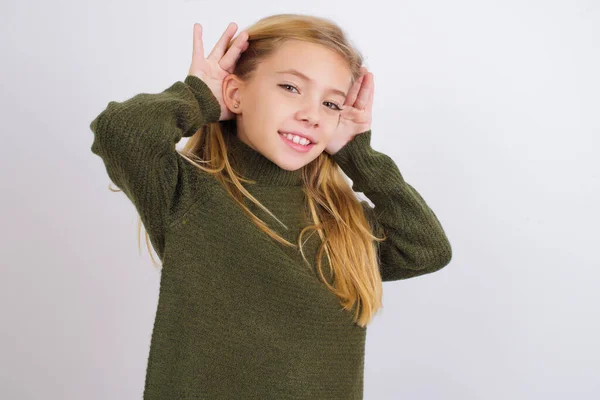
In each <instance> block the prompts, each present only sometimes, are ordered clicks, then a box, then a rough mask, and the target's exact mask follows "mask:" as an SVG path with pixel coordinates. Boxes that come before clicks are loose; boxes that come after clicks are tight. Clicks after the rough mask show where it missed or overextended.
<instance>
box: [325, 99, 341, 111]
mask: <svg viewBox="0 0 600 400" xmlns="http://www.w3.org/2000/svg"><path fill="white" fill-rule="evenodd" d="M325 103H329V104H333V105H334V106H335V108H331V107H329V108H331V109H332V110H336V111H342V108H341V107H340V106H338V105H337V104H335V103H332V102H330V101H326V102H325Z"/></svg>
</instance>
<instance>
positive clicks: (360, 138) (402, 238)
mask: <svg viewBox="0 0 600 400" xmlns="http://www.w3.org/2000/svg"><path fill="white" fill-rule="evenodd" d="M370 143H371V130H369V131H366V132H364V133H361V134H359V135H357V136H355V137H354V138H353V139H352V140H351V141H350V142H348V143H347V144H346V145H345V146H344V147H343V148H342V149H341V150H339V151H338V152H337V153H335V154H334V155H333V159H334V160H335V161H336V163H337V164H338V165H339V166H340V167H341V169H342V170H343V171H344V173H345V174H346V175H348V177H349V178H350V179H352V182H353V185H352V189H353V190H354V191H356V192H362V193H364V194H365V196H367V197H368V198H369V200H371V201H372V202H373V204H374V205H375V207H374V208H371V207H370V205H369V204H368V203H367V202H365V201H363V202H362V204H363V208H364V210H365V213H366V215H367V218H368V219H369V220H370V221H371V223H372V224H373V226H374V227H375V234H376V235H377V236H378V237H381V236H382V235H381V233H382V232H383V233H385V235H386V236H387V239H386V240H385V241H383V242H381V243H379V244H378V245H379V257H380V262H381V264H380V271H381V275H382V280H383V281H394V280H399V279H407V278H412V277H416V276H419V275H424V274H429V273H431V272H435V271H437V270H439V269H441V268H443V267H444V266H446V265H447V264H448V263H449V262H450V259H451V258H452V248H451V246H450V242H449V241H448V238H447V237H446V234H445V232H444V229H443V228H442V226H441V224H440V222H439V221H438V219H437V217H436V215H435V214H434V212H433V211H432V210H431V209H430V208H429V206H428V205H427V204H426V203H425V200H423V198H422V197H421V195H420V194H419V193H418V192H417V191H416V190H415V189H414V188H413V187H412V186H411V185H409V184H408V183H406V182H405V181H404V178H403V177H402V174H401V173H400V171H399V169H398V166H397V165H396V163H395V162H394V160H392V159H391V158H390V157H389V156H387V155H385V154H383V153H380V152H378V151H376V150H374V149H373V148H372V147H371V144H370Z"/></svg>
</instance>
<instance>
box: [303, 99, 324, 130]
mask: <svg viewBox="0 0 600 400" xmlns="http://www.w3.org/2000/svg"><path fill="white" fill-rule="evenodd" d="M319 111H320V108H319V104H317V102H315V101H313V100H309V101H306V102H305V103H304V104H303V107H302V109H301V110H300V111H298V118H299V119H301V120H302V121H308V122H309V123H310V124H311V125H317V124H318V123H319Z"/></svg>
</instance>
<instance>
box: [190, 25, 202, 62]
mask: <svg viewBox="0 0 600 400" xmlns="http://www.w3.org/2000/svg"><path fill="white" fill-rule="evenodd" d="M192 45H193V46H192V58H199V59H201V60H204V45H203V44H202V25H200V24H194V40H193V43H192Z"/></svg>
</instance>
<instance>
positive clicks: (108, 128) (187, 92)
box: [90, 75, 221, 259]
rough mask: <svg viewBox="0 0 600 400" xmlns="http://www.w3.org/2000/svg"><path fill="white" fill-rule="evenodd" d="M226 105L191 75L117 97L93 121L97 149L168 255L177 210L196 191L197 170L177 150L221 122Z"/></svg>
mask: <svg viewBox="0 0 600 400" xmlns="http://www.w3.org/2000/svg"><path fill="white" fill-rule="evenodd" d="M220 112H221V111H220V105H219V103H218V101H217V99H216V98H215V97H214V96H213V94H212V92H211V91H210V89H209V88H208V86H206V85H205V83H204V82H203V81H202V80H200V79H199V78H197V77H195V76H193V75H188V76H187V78H186V79H185V82H181V81H178V82H176V83H174V84H173V85H172V86H170V87H169V88H167V89H166V90H164V91H163V92H161V93H157V94H148V93H141V94H138V95H135V96H133V97H132V98H130V99H128V100H126V101H123V102H116V101H111V102H109V103H108V106H107V107H106V109H105V110H104V111H102V112H101V113H100V115H98V116H97V117H96V118H95V119H94V120H93V121H92V122H91V124H90V129H91V130H92V132H93V133H94V141H93V143H92V146H91V150H92V152H93V153H94V154H96V155H98V156H100V157H101V158H102V161H103V162H104V164H105V167H106V171H107V173H108V175H109V178H110V179H111V180H112V181H113V183H114V184H115V185H116V186H118V187H119V188H120V189H121V190H122V191H123V192H124V193H125V195H126V196H127V197H128V198H129V199H130V200H131V201H132V203H133V204H134V205H135V207H136V209H137V211H138V213H139V215H140V218H141V219H142V222H143V224H144V227H145V229H146V230H147V232H148V234H149V236H150V239H151V241H152V244H153V246H154V249H155V250H156V251H157V253H158V255H159V256H160V257H161V259H162V252H163V250H164V232H165V230H166V228H167V227H168V226H169V224H170V222H171V219H172V216H173V214H174V212H175V210H178V209H180V208H181V207H183V206H184V205H185V204H182V202H185V199H186V198H191V196H192V195H193V191H194V189H197V188H195V187H194V185H195V179H194V178H193V175H191V174H189V173H186V172H189V171H197V169H195V167H193V166H191V165H190V164H189V162H188V161H186V160H185V159H184V158H183V157H182V156H181V155H180V154H179V152H178V151H177V150H176V147H175V145H176V144H177V143H178V142H179V141H180V140H181V138H182V137H189V136H192V135H193V134H194V133H196V132H197V131H198V129H200V128H201V127H202V126H203V125H205V124H207V123H209V122H216V121H218V120H219V116H220Z"/></svg>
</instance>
